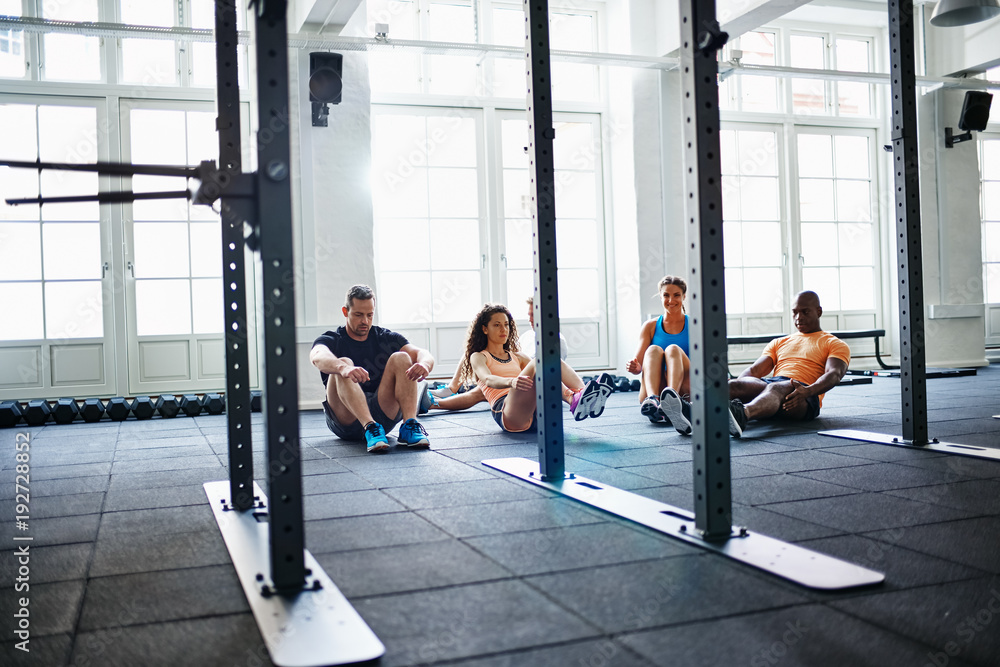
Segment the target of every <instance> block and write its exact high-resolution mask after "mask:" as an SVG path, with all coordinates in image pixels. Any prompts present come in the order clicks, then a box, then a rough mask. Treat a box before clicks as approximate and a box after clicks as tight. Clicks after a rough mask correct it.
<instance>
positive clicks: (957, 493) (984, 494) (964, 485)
mask: <svg viewBox="0 0 1000 667" xmlns="http://www.w3.org/2000/svg"><path fill="white" fill-rule="evenodd" d="M938 477H940V476H938ZM889 495H892V496H899V497H901V498H909V499H910V500H919V501H920V502H923V503H933V504H935V505H944V506H946V507H954V508H956V509H966V510H969V511H971V512H980V513H982V514H1000V480H995V479H981V480H972V481H968V482H953V483H951V484H938V485H935V486H925V487H922V488H919V489H900V490H898V491H890V492H889Z"/></svg>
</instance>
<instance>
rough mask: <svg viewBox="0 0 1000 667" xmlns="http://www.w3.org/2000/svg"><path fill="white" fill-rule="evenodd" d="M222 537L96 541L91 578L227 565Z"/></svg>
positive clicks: (215, 532) (211, 534)
mask: <svg viewBox="0 0 1000 667" xmlns="http://www.w3.org/2000/svg"><path fill="white" fill-rule="evenodd" d="M230 562H231V561H230V559H229V552H228V551H226V545H225V542H223V540H222V534H221V533H220V532H219V530H218V529H217V528H216V529H215V530H212V531H208V530H200V531H198V532H193V533H174V534H172V535H162V534H160V535H157V534H148V533H147V534H141V535H128V534H124V535H119V536H115V537H112V538H108V539H101V540H98V542H97V546H96V547H95V549H94V560H93V564H92V565H91V566H90V576H91V577H106V576H111V575H115V574H130V573H134V572H153V571H155V570H176V569H181V568H188V567H203V566H206V565H219V564H222V563H230Z"/></svg>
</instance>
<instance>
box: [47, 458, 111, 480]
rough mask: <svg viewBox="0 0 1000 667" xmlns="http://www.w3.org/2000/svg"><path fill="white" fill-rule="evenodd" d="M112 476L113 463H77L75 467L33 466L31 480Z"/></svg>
mask: <svg viewBox="0 0 1000 667" xmlns="http://www.w3.org/2000/svg"><path fill="white" fill-rule="evenodd" d="M109 474H111V462H109V461H108V462H103V463H77V464H74V465H50V466H43V465H32V466H31V479H32V480H35V481H43V480H51V479H72V478H75V477H92V476H102V475H109Z"/></svg>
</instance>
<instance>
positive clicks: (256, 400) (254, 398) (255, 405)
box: [250, 389, 262, 412]
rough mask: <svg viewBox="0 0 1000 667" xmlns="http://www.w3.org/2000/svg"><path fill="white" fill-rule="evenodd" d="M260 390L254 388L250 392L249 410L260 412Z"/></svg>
mask: <svg viewBox="0 0 1000 667" xmlns="http://www.w3.org/2000/svg"><path fill="white" fill-rule="evenodd" d="M261 401H262V399H261V392H260V390H259V389H254V390H252V391H251V392H250V412H260V410H261Z"/></svg>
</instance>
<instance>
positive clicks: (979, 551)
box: [869, 516, 1000, 573]
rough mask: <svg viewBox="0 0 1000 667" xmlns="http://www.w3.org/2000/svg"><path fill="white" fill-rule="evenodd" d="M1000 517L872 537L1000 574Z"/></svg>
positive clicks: (887, 532)
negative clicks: (999, 538) (999, 546)
mask: <svg viewBox="0 0 1000 667" xmlns="http://www.w3.org/2000/svg"><path fill="white" fill-rule="evenodd" d="M998 535H1000V517H996V516H992V517H978V518H974V519H966V520H957V521H949V522H947V523H934V524H929V525H924V526H911V527H908V528H905V529H903V530H898V531H881V532H876V533H872V534H871V535H869V536H870V537H874V538H876V539H880V540H886V541H889V540H892V541H894V542H895V543H898V544H899V545H900V546H904V547H906V548H908V549H913V550H914V551H919V552H921V553H925V554H930V555H932V556H937V557H939V558H946V559H948V560H951V561H954V562H956V563H962V564H964V565H969V566H971V567H976V568H979V569H980V570H985V571H987V572H993V573H1000V548H998V544H1000V540H998V537H997V536H998Z"/></svg>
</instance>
